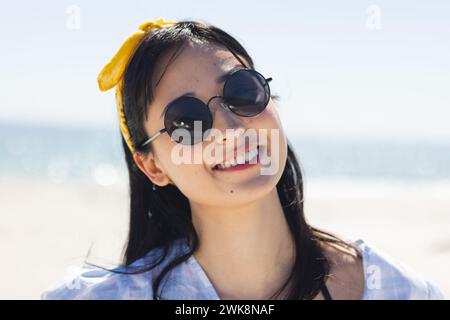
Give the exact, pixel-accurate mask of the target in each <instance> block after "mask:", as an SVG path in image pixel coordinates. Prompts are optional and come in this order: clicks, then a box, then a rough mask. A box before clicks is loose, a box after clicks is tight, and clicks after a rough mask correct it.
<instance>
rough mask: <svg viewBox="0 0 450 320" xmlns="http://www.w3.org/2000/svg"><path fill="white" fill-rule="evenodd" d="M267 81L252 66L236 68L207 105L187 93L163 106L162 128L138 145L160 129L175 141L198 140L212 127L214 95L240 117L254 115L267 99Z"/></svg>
mask: <svg viewBox="0 0 450 320" xmlns="http://www.w3.org/2000/svg"><path fill="white" fill-rule="evenodd" d="M271 80H272V78H265V77H264V76H263V75H262V74H260V73H259V72H257V71H255V70H253V69H248V68H244V69H238V70H237V71H234V72H233V73H231V74H230V75H228V76H227V78H226V81H225V84H224V86H223V96H213V97H211V98H210V99H209V100H208V103H207V104H205V103H204V102H203V101H202V100H200V99H197V98H195V97H191V96H181V97H179V98H177V99H175V100H174V101H172V102H171V103H169V104H168V105H167V106H166V108H165V112H164V128H162V129H161V130H159V131H158V132H157V133H155V134H154V135H153V136H151V137H150V138H148V139H147V140H146V141H144V142H143V143H141V144H140V146H139V148H143V147H145V146H146V145H147V144H149V143H150V142H152V141H153V140H155V139H156V138H157V137H159V136H160V135H161V134H163V133H164V132H167V133H168V134H169V135H170V136H171V138H172V139H173V140H174V141H175V142H177V143H181V144H184V145H193V144H196V143H199V142H202V141H203V138H204V136H206V135H205V132H206V131H208V130H210V129H211V128H212V126H213V115H212V113H211V110H210V108H209V104H210V102H211V101H212V100H213V99H215V98H221V99H222V100H223V105H225V106H226V107H227V108H228V109H229V110H230V111H231V112H233V113H234V114H236V115H239V116H241V117H254V116H256V115H258V114H260V113H261V112H263V111H264V109H265V108H266V107H267V105H268V103H269V100H270V87H269V82H270V81H271ZM194 123H197V124H200V126H197V125H194ZM199 127H200V128H199ZM177 129H182V132H183V134H177ZM199 129H200V130H199ZM179 132H180V131H178V133H179Z"/></svg>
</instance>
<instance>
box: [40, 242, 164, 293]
mask: <svg viewBox="0 0 450 320" xmlns="http://www.w3.org/2000/svg"><path fill="white" fill-rule="evenodd" d="M171 252H172V251H170V252H169V253H168V255H167V256H166V258H167V257H168V256H169V255H170V254H171ZM162 253H163V250H162V249H160V248H156V249H153V250H151V251H150V252H149V253H147V254H146V255H145V256H144V257H143V258H141V259H139V260H136V261H135V262H133V263H132V264H131V265H129V266H127V267H125V266H116V267H114V268H105V269H103V268H102V267H93V266H91V265H88V264H86V263H85V264H83V265H82V266H72V267H69V268H68V269H67V270H66V274H65V276H63V277H62V278H60V279H59V281H58V282H57V283H55V284H54V285H53V286H51V287H49V288H48V289H47V290H45V291H44V292H43V293H42V294H41V299H43V300H74V299H75V300H102V299H104V300H122V299H123V300H127V299H133V300H138V299H153V289H152V284H153V279H154V278H155V277H156V273H158V272H160V271H161V268H163V266H164V265H165V264H166V262H167V259H164V261H162V262H161V263H160V264H158V265H157V266H156V267H154V268H152V269H151V270H148V271H144V272H136V271H139V270H142V269H143V268H146V267H147V266H148V265H151V264H154V263H155V261H158V260H159V258H160V257H161V255H162Z"/></svg>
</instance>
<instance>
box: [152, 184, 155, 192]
mask: <svg viewBox="0 0 450 320" xmlns="http://www.w3.org/2000/svg"><path fill="white" fill-rule="evenodd" d="M152 185H153V186H152V189H153V191H155V190H156V185H155V184H154V183H152Z"/></svg>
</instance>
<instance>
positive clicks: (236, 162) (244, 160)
mask: <svg viewBox="0 0 450 320" xmlns="http://www.w3.org/2000/svg"><path fill="white" fill-rule="evenodd" d="M258 162H259V146H257V148H256V149H253V150H251V151H247V152H245V153H244V154H243V155H239V156H238V157H236V158H235V159H233V160H228V161H225V162H223V163H219V164H216V165H215V166H214V167H213V170H218V171H221V170H233V169H244V168H247V167H250V166H254V165H256V164H257V163H258Z"/></svg>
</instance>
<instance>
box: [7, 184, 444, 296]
mask: <svg viewBox="0 0 450 320" xmlns="http://www.w3.org/2000/svg"><path fill="white" fill-rule="evenodd" d="M127 210H128V195H127V187H126V186H125V185H116V186H108V187H105V186H98V185H94V184H76V183H51V182H48V181H37V180H20V179H2V180H1V182H0V212H1V218H2V219H1V224H0V251H1V252H2V257H3V263H2V264H1V266H0V281H1V283H2V285H1V286H0V299H38V298H39V296H40V293H41V292H42V291H43V290H44V289H45V288H47V287H49V286H51V285H52V284H54V283H55V282H57V281H58V280H59V279H60V278H61V277H62V276H63V275H64V274H65V272H66V270H67V268H68V267H69V266H71V265H79V264H81V263H82V262H83V261H84V259H85V257H86V255H87V253H88V250H89V249H90V256H89V257H91V258H92V259H90V260H91V261H93V262H98V263H102V264H107V265H110V264H114V263H117V262H118V261H119V259H120V255H121V251H122V248H123V245H124V241H125V237H126V231H127ZM305 212H306V216H307V219H308V220H309V221H310V222H311V223H312V224H313V225H315V226H317V227H320V228H323V229H326V230H328V231H331V232H334V233H336V234H338V235H340V236H342V237H344V238H346V239H358V238H362V239H364V240H366V241H369V242H370V243H371V244H373V245H376V246H377V247H379V248H380V249H382V250H384V251H385V252H386V253H388V254H389V255H391V256H392V257H395V259H396V260H397V261H400V262H402V263H404V264H406V265H408V266H410V267H412V268H413V269H415V270H416V271H417V272H419V273H422V274H424V275H426V277H427V278H428V279H430V280H432V281H434V282H435V283H436V284H438V286H439V287H440V288H441V289H442V290H443V291H444V293H445V294H446V295H447V297H450V277H449V276H448V272H449V270H450V232H449V231H450V188H449V185H448V184H436V183H435V184H413V183H410V184H407V185H405V184H399V185H396V184H387V183H359V182H358V183H356V182H352V181H333V180H329V181H327V180H322V181H320V180H306V181H305Z"/></svg>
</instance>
